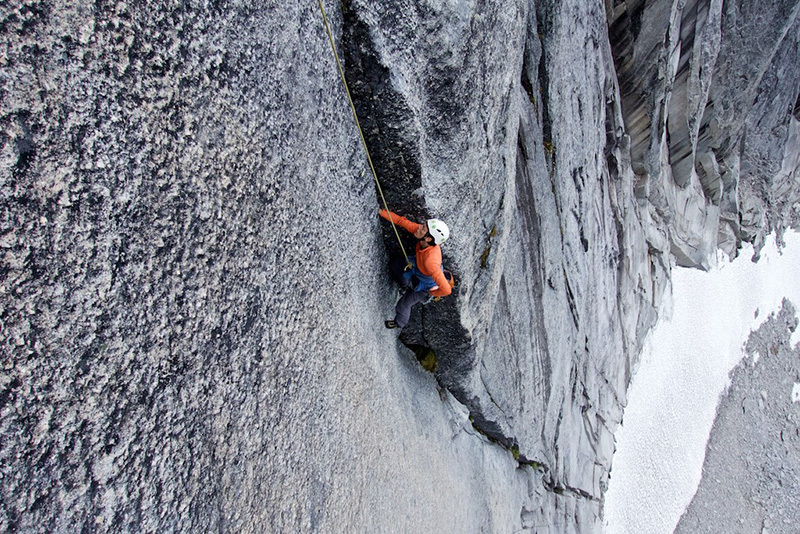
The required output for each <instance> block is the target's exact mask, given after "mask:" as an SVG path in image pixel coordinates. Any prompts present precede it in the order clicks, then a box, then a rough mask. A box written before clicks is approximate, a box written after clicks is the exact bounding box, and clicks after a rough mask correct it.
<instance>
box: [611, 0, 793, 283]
mask: <svg viewBox="0 0 800 534" xmlns="http://www.w3.org/2000/svg"><path fill="white" fill-rule="evenodd" d="M608 4H609V5H608V6H607V7H608V17H609V25H610V28H611V43H612V47H613V49H614V57H615V63H616V65H617V71H618V75H619V79H620V87H621V90H622V96H623V110H624V114H625V123H626V127H627V129H628V131H629V132H630V135H631V137H632V139H633V144H632V152H631V156H632V158H633V165H634V170H635V171H636V173H637V175H638V176H639V178H638V181H639V187H638V195H639V196H640V197H641V198H646V199H648V201H649V202H650V204H651V205H652V206H653V208H654V209H655V213H656V215H657V217H658V218H659V219H661V220H663V221H664V223H665V224H666V226H667V227H668V228H669V230H670V240H671V243H672V252H673V254H674V255H675V257H676V259H677V261H678V263H679V264H681V265H685V266H690V267H701V268H707V267H708V257H709V256H710V255H711V254H712V253H713V252H714V251H715V250H716V249H717V248H718V247H719V248H721V249H722V250H723V251H725V252H726V253H727V254H729V255H735V254H736V253H737V252H736V251H737V250H738V248H739V246H740V244H741V242H742V241H748V242H752V243H754V244H755V245H756V248H757V249H760V247H761V245H762V244H763V241H764V238H765V236H766V235H768V234H769V233H770V232H771V231H772V230H778V231H779V232H780V231H781V230H782V229H783V228H785V227H786V226H787V224H789V221H794V220H795V219H796V217H797V210H796V209H795V207H794V206H795V204H796V199H793V198H789V199H786V198H781V197H783V195H780V194H776V193H778V192H782V193H785V192H787V191H788V190H787V188H786V186H785V182H786V181H787V176H795V178H788V180H790V181H796V170H797V165H796V163H795V162H794V160H793V154H794V153H795V152H796V150H797V148H796V147H797V141H796V138H794V137H793V136H792V135H791V134H790V131H791V124H792V120H793V119H792V112H793V107H794V105H793V104H794V102H795V101H796V99H797V96H798V92H800V89H799V88H800V67H798V64H800V63H798V61H797V58H798V35H800V27H798V13H799V12H800V4H798V2H796V1H791V0H788V1H775V2H769V3H767V4H758V5H756V4H753V3H748V2H738V1H725V2H723V1H721V0H699V1H693V0H689V1H683V0H681V1H672V0H664V1H654V2H644V1H622V0H616V1H614V2H613V3H612V2H609V3H608ZM665 161H668V162H669V167H666V166H665V165H664V162H665ZM773 182H783V183H784V185H783V186H775V187H773V186H772V183H773ZM787 200H788V202H787Z"/></svg>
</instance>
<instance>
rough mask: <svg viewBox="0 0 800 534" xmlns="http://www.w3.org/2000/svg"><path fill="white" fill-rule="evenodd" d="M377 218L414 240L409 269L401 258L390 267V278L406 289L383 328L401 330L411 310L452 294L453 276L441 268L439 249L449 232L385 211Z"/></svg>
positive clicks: (433, 222) (432, 222)
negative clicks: (414, 248) (396, 227)
mask: <svg viewBox="0 0 800 534" xmlns="http://www.w3.org/2000/svg"><path fill="white" fill-rule="evenodd" d="M378 214H379V215H380V216H381V217H383V218H384V219H386V220H387V221H393V222H394V223H395V224H397V225H399V226H402V227H403V228H405V229H406V230H407V231H408V232H409V233H411V234H412V235H413V236H414V237H416V238H417V247H416V254H415V255H414V256H411V257H410V258H409V261H410V262H411V268H407V264H406V262H405V261H404V260H403V259H402V258H401V259H398V260H395V261H394V262H393V263H392V278H394V280H395V282H397V283H398V284H400V287H402V288H404V289H405V293H404V294H403V296H402V297H400V300H399V301H397V306H395V318H394V320H389V321H386V322H385V323H384V324H385V325H386V328H404V327H405V326H406V325H407V324H408V319H409V316H410V315H411V307H412V306H414V305H415V304H417V303H420V302H426V301H428V300H430V299H433V298H436V297H445V296H447V295H449V294H450V293H451V292H452V291H453V287H455V281H454V279H453V275H452V274H451V273H450V272H448V271H445V270H444V268H443V267H442V249H441V248H440V245H441V244H442V243H444V242H445V240H447V238H448V237H449V236H450V229H449V228H448V227H447V225H446V224H445V223H444V222H442V221H440V220H438V219H429V220H428V221H427V222H426V223H425V224H418V223H415V222H413V221H409V220H408V219H406V218H405V217H401V216H400V215H397V214H395V213H392V212H390V211H386V210H384V209H382V210H380V211H378Z"/></svg>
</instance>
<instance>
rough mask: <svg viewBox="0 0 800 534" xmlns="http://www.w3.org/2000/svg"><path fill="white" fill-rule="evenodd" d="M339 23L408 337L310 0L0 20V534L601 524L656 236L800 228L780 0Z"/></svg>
mask: <svg viewBox="0 0 800 534" xmlns="http://www.w3.org/2000/svg"><path fill="white" fill-rule="evenodd" d="M328 9H329V15H330V20H331V25H332V31H333V38H334V41H335V43H336V44H337V46H339V48H340V51H341V53H342V58H343V60H344V65H345V69H346V73H347V76H348V81H349V82H350V86H351V89H352V92H353V95H354V98H355V101H356V107H357V108H358V111H359V114H360V117H361V119H362V125H363V127H364V132H365V134H366V136H367V140H368V143H369V146H370V149H371V151H372V154H373V156H374V161H375V164H376V168H377V170H378V173H379V175H380V177H381V179H382V182H383V184H384V186H385V192H386V194H387V199H388V201H389V203H390V206H391V207H392V208H393V209H394V210H396V211H398V212H400V213H402V214H404V215H408V216H411V217H414V218H417V219H421V218H423V217H427V216H435V217H439V218H442V219H444V220H446V221H447V222H448V223H449V224H450V225H451V228H452V238H451V239H450V240H449V241H448V242H447V243H446V244H445V246H444V255H445V263H446V265H447V266H448V267H450V268H451V269H452V270H453V271H454V272H455V274H456V279H457V287H456V292H455V294H454V295H453V296H452V297H450V298H447V299H445V300H443V301H442V302H439V303H432V304H429V305H427V306H425V307H420V308H419V309H417V310H415V313H414V315H413V316H412V324H411V325H410V327H409V328H408V329H407V330H406V331H405V332H403V334H402V336H401V338H400V340H399V342H398V340H397V339H396V338H395V336H394V334H393V332H389V331H386V330H384V329H383V328H382V322H383V320H384V319H385V318H388V317H389V316H390V314H391V313H392V308H393V306H394V301H395V299H396V297H397V294H396V292H395V291H394V290H393V288H392V285H391V283H390V281H389V278H388V276H387V274H386V269H385V267H386V262H387V259H388V258H389V257H391V256H392V255H397V254H398V252H399V250H398V247H399V245H398V244H397V243H396V242H395V241H394V237H393V234H390V230H388V228H386V227H385V226H380V225H381V224H382V223H379V222H378V220H377V217H376V211H377V204H376V198H377V195H376V194H375V190H374V187H373V185H372V182H371V179H370V176H369V171H368V168H367V166H366V162H365V161H364V158H363V155H362V152H361V148H360V146H359V144H358V143H359V142H358V136H357V133H356V131H355V129H354V125H353V121H352V117H351V116H350V111H349V109H348V106H347V104H346V101H345V99H344V94H343V91H342V88H341V85H340V81H339V79H338V78H337V73H336V68H335V65H334V62H333V58H332V55H331V51H330V48H329V43H328V40H327V35H326V34H325V33H324V31H323V27H322V22H321V17H320V13H319V10H318V6H317V5H315V3H314V2H306V3H297V2H294V3H293V2H289V3H283V4H281V5H280V6H278V5H277V4H270V3H267V4H253V3H248V2H243V1H231V2H196V3H192V2H189V3H186V2H183V3H179V2H171V1H168V0H164V1H153V2H145V3H141V2H139V3H128V2H124V1H119V2H108V3H106V2H100V3H88V2H77V3H71V4H64V3H58V2H37V1H30V2H21V1H17V2H12V3H10V4H8V5H5V4H4V5H3V6H0V31H2V36H3V42H2V44H3V45H4V46H3V47H2V48H0V65H1V66H2V67H3V68H2V71H1V72H0V122H2V125H3V128H2V133H0V136H2V146H1V147H0V208H2V220H0V224H2V226H0V254H2V264H0V276H1V277H2V278H0V297H2V309H1V310H0V319H1V320H2V333H3V337H2V343H3V353H2V373H1V374H0V433H1V435H2V436H3V440H2V443H0V474H1V475H2V486H1V487H0V492H2V493H1V494H2V510H1V511H2V516H0V521H2V523H0V528H2V529H4V530H8V531H57V532H69V531H75V530H79V529H83V530H87V531H94V530H96V531H142V530H144V531H149V530H153V531H156V530H157V531H163V530H170V531H173V530H179V531H195V530H198V529H207V528H212V529H217V530H235V531H252V532H256V531H322V532H329V531H333V530H362V529H363V528H364V527H365V525H369V526H370V527H374V528H375V529H376V530H385V529H389V528H393V527H396V526H397V525H405V527H406V528H407V529H408V530H409V531H413V532H431V531H451V532H466V531H480V530H481V529H483V530H486V531H518V530H520V529H523V528H527V529H531V528H539V527H543V526H547V527H548V528H549V529H550V530H551V531H558V532H590V531H596V530H597V529H598V528H599V524H600V523H599V517H600V515H601V508H602V492H603V490H604V487H605V482H606V480H607V477H608V472H609V469H610V465H611V456H612V453H613V437H612V433H613V430H614V428H615V426H616V425H617V424H618V423H619V421H620V420H621V417H622V410H623V408H624V405H625V402H626V400H625V390H626V387H627V384H628V382H629V380H630V376H631V373H632V370H633V369H634V368H635V366H636V363H637V358H638V355H639V351H640V348H641V344H642V341H643V339H644V336H645V335H646V333H647V331H648V330H649V328H650V327H651V326H652V325H653V324H654V322H655V321H656V319H657V314H656V310H657V309H658V307H659V304H660V302H661V300H662V299H663V297H664V295H665V293H666V292H667V291H668V290H669V270H670V265H671V261H672V260H671V258H670V254H674V256H675V257H676V258H677V259H678V261H679V262H680V263H682V264H686V265H699V266H703V265H704V261H705V259H706V257H707V252H709V251H711V250H713V249H714V248H715V247H716V246H717V245H722V246H725V247H726V250H729V251H733V250H735V247H736V246H737V245H738V243H739V241H740V240H741V239H748V240H751V239H752V240H754V241H758V239H759V237H758V236H760V235H762V234H763V232H764V231H766V230H767V229H768V228H772V227H777V228H780V227H782V226H781V225H788V224H791V223H792V222H793V221H795V220H796V219H795V217H796V210H794V207H795V206H796V198H797V195H798V191H800V188H798V187H796V180H797V165H798V154H800V150H798V149H797V141H796V140H797V135H798V131H800V128H798V124H800V123H798V120H797V111H796V102H797V99H798V95H797V90H796V88H797V76H798V73H797V69H796V68H795V66H796V65H797V64H798V62H797V61H792V60H793V59H794V58H796V57H797V24H798V22H797V19H798V16H797V12H798V7H797V2H789V1H788V0H784V1H780V2H777V1H776V2H773V3H772V4H770V5H769V6H768V9H767V8H764V16H763V17H754V16H753V13H752V10H753V9H754V8H753V7H751V6H749V5H745V4H744V3H742V2H724V3H721V2H719V1H713V0H712V1H707V2H704V1H701V0H698V1H697V2H692V1H689V2H685V3H684V2H668V1H658V0H657V1H653V2H644V1H642V2H637V1H635V0H631V1H629V2H623V1H614V2H612V1H607V2H605V4H603V3H601V2H585V1H579V0H567V1H564V0H558V1H556V0H543V1H540V2H529V1H526V0H518V1H515V2H501V1H495V0H489V1H478V0H459V1H453V2H445V3H442V2H433V1H423V2H411V1H399V2H394V1H388V0H387V1H383V0H381V1H370V2H366V1H364V0H351V1H348V2H339V3H333V5H330V6H328ZM762 26H764V27H763V28H762ZM767 26H768V30H769V31H767V29H765V28H766V27H767ZM761 30H764V39H763V41H759V42H758V43H752V45H751V44H750V41H748V40H747V35H748V34H750V33H757V32H760V31H761ZM741 47H744V48H745V49H746V50H747V51H748V52H747V53H748V55H752V59H753V60H752V61H749V63H748V64H747V65H736V64H734V63H733V62H734V59H735V57H736V56H735V51H736V50H738V48H741ZM710 73H711V74H710ZM792 84H794V85H792ZM792 87H794V88H795V89H794V90H792ZM791 104H793V105H794V107H795V109H792V106H791ZM784 139H785V140H788V142H784V143H782V142H781V140H784ZM765 169H766V174H765V171H764V170H765ZM687 173H688V174H687ZM715 173H716V174H715ZM717 175H718V176H717ZM765 177H766V179H765ZM793 210H794V211H793ZM720 221H722V222H720ZM381 234H382V235H381ZM407 245H408V246H409V247H410V246H411V245H413V244H412V243H407ZM403 343H405V344H407V345H409V346H413V347H415V348H417V349H418V350H419V349H420V348H422V349H424V350H426V351H427V350H432V351H433V352H434V353H435V355H436V356H437V360H438V369H437V371H436V374H435V379H434V377H432V376H431V375H429V374H427V373H425V372H424V371H422V370H421V369H420V367H419V366H418V365H417V362H416V361H415V360H414V357H413V354H412V353H411V351H409V350H408V349H406V348H405V347H404V346H403ZM453 396H455V398H454V397H453ZM464 503H469V506H468V507H467V508H468V510H467V511H465V506H464Z"/></svg>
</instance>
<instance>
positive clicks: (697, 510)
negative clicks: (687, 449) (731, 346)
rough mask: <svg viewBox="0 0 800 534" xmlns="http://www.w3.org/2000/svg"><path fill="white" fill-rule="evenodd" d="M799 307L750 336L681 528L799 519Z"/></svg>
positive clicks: (788, 524) (780, 529)
mask: <svg viewBox="0 0 800 534" xmlns="http://www.w3.org/2000/svg"><path fill="white" fill-rule="evenodd" d="M796 328H797V317H796V312H795V308H794V306H792V304H791V303H789V302H788V301H784V304H783V309H782V310H781V311H780V312H779V313H778V314H777V315H773V316H771V317H770V318H769V319H768V320H767V322H766V323H765V324H764V325H763V326H761V328H759V329H758V330H757V331H756V332H754V333H753V334H751V336H750V338H749V339H748V341H747V346H746V352H747V354H748V356H749V357H747V358H745V359H744V360H743V361H742V362H741V363H740V364H739V366H738V367H737V368H736V369H734V370H733V372H732V373H731V385H730V387H729V388H728V390H727V391H726V392H725V394H724V396H723V397H722V398H721V399H720V406H719V408H718V410H717V419H716V421H714V427H713V429H712V430H711V439H710V440H709V443H708V447H707V449H706V456H705V463H704V464H703V478H702V480H701V481H700V486H699V488H698V490H697V493H696V494H695V496H694V499H693V500H692V502H691V504H690V505H689V507H688V508H687V509H686V512H685V513H684V515H683V517H682V518H681V520H680V522H679V523H678V526H677V528H676V530H675V532H678V533H683V532H690V533H693V534H694V533H706V532H708V533H710V532H721V531H724V532H775V533H786V534H789V533H791V532H795V531H796V530H797V524H798V521H800V502H798V499H799V498H798V495H800V473H798V470H800V411H799V410H798V407H797V404H796V401H797V399H796V398H793V397H792V395H793V392H794V391H800V385H798V384H797V380H798V377H800V353H799V352H798V349H797V348H794V349H793V348H792V345H791V340H790V337H791V334H792V332H793V331H794V330H795V329H796Z"/></svg>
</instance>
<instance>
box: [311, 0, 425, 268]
mask: <svg viewBox="0 0 800 534" xmlns="http://www.w3.org/2000/svg"><path fill="white" fill-rule="evenodd" d="M317 2H318V3H319V10H320V11H321V12H322V22H323V23H324V24H325V31H326V32H328V40H329V41H330V42H331V50H333V57H334V58H335V59H336V66H337V67H339V76H341V78H342V84H344V91H345V93H347V100H348V101H349V102H350V111H352V112H353V118H354V119H355V120H356V128H358V135H359V136H360V137H361V144H362V145H363V147H364V152H365V153H366V155H367V161H368V162H369V168H370V170H371V171H372V177H373V178H375V185H376V186H377V187H378V193H380V195H381V200H382V201H383V207H384V209H385V210H386V211H388V212H389V213H390V215H389V222H390V223H392V229H393V230H394V235H395V236H396V237H397V242H398V243H400V250H402V251H403V256H404V257H405V259H406V264H407V267H406V268H408V267H411V260H409V259H408V254H406V249H405V247H404V246H403V241H402V240H401V239H400V232H398V231H397V225H395V224H394V217H392V216H391V213H392V211H391V210H390V209H389V205H388V204H387V203H386V197H385V196H384V195H383V188H381V182H380V180H378V173H376V172H375V166H374V165H373V164H372V158H371V157H370V155H369V149H368V148H367V141H366V139H365V138H364V132H363V131H362V130H361V123H360V122H359V121H358V114H357V113H356V106H355V105H354V104H353V97H352V96H351V95H350V88H349V87H348V86H347V80H346V79H345V77H344V69H342V62H341V61H339V54H338V53H337V52H336V45H335V44H334V43H333V34H332V33H331V27H330V25H328V16H327V15H326V14H325V8H324V7H323V6H322V0H317Z"/></svg>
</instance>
